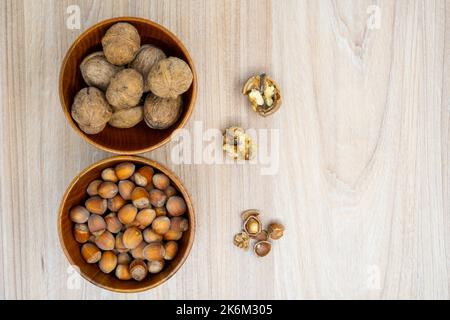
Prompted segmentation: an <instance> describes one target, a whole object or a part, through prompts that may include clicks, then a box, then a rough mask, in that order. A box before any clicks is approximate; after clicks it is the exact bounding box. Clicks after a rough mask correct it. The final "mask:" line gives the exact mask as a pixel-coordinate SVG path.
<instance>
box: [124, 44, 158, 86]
mask: <svg viewBox="0 0 450 320" xmlns="http://www.w3.org/2000/svg"><path fill="white" fill-rule="evenodd" d="M165 58H166V55H165V53H164V52H163V51H162V50H161V49H159V48H157V47H155V46H153V45H151V44H146V45H143V46H142V47H141V48H140V49H139V51H138V53H137V54H136V58H134V60H133V61H132V62H131V64H130V67H131V68H133V69H134V70H136V71H138V72H139V73H140V74H142V76H143V77H144V82H145V85H144V92H148V91H150V88H149V85H148V81H147V76H148V73H149V72H150V69H151V68H152V67H153V65H154V64H155V63H157V62H158V61H160V60H162V59H165Z"/></svg>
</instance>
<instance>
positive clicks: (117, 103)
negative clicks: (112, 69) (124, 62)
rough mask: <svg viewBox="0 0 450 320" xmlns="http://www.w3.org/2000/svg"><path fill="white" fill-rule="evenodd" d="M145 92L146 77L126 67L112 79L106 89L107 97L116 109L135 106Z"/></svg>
mask: <svg viewBox="0 0 450 320" xmlns="http://www.w3.org/2000/svg"><path fill="white" fill-rule="evenodd" d="M143 92H144V79H143V78H142V75H141V74H140V73H139V72H137V71H136V70H134V69H124V70H122V71H120V72H118V73H117V74H116V75H115V76H114V77H113V78H112V79H111V83H110V84H109V86H108V89H107V90H106V99H107V100H108V102H109V103H110V104H111V106H112V107H113V109H114V110H116V111H117V110H120V109H126V108H131V107H135V106H137V105H138V103H139V101H140V100H141V97H142V93H143Z"/></svg>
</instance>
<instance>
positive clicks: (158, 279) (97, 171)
mask: <svg viewBox="0 0 450 320" xmlns="http://www.w3.org/2000/svg"><path fill="white" fill-rule="evenodd" d="M124 161H130V162H133V163H135V164H136V165H139V166H140V165H150V166H152V167H153V168H155V169H156V170H158V171H160V172H163V173H165V174H166V175H167V176H168V177H169V178H170V180H171V183H172V185H173V187H174V188H175V189H177V191H178V192H179V194H181V195H182V196H183V198H184V199H185V201H186V204H187V208H188V210H187V213H186V214H185V216H186V218H187V219H188V220H189V229H188V230H187V231H186V232H184V233H183V237H182V238H181V239H180V240H179V241H178V247H179V249H178V253H177V255H176V257H175V258H174V259H173V260H171V261H166V265H165V266H164V269H163V270H162V271H161V272H160V273H158V274H155V275H150V276H148V277H147V278H146V279H145V280H143V281H141V282H137V281H134V280H129V281H123V280H119V279H117V278H116V277H115V276H114V274H113V273H111V274H105V273H103V272H101V271H100V269H99V268H98V266H97V264H88V263H87V262H85V261H84V259H83V257H82V256H81V245H80V244H79V243H78V242H76V241H75V238H74V236H73V232H72V228H73V222H72V221H71V220H70V218H69V210H70V209H71V208H72V207H73V206H76V205H78V204H80V203H83V202H84V200H85V199H87V197H88V196H87V194H86V187H87V186H88V184H89V183H90V182H91V181H92V180H95V179H98V178H100V176H101V172H102V170H103V169H105V168H109V167H114V166H115V165H116V164H118V163H121V162H124ZM58 219H59V221H58V227H59V237H60V241H61V245H62V247H63V250H64V252H65V254H66V256H67V258H68V259H69V261H70V263H71V264H72V265H74V266H77V267H78V268H79V270H80V273H81V275H82V276H83V277H84V278H85V279H87V280H89V281H90V282H92V283H94V284H96V285H98V286H100V287H102V288H105V289H109V290H112V291H117V292H139V291H143V290H147V289H150V288H153V287H156V286H158V285H160V284H161V283H163V282H165V281H166V280H168V279H169V278H170V277H171V276H172V275H173V274H175V273H176V271H177V270H178V269H179V268H180V267H181V265H182V264H183V263H184V261H185V260H186V258H187V256H188V255H189V251H190V249H191V246H192V243H193V240H194V231H195V218H194V209H193V206H192V203H191V200H190V198H189V195H188V193H187V191H186V190H185V189H184V187H183V185H182V184H181V182H180V181H179V179H178V178H177V177H176V176H175V175H174V174H173V173H172V172H171V171H169V170H168V169H166V168H165V167H163V166H162V165H160V164H159V163H157V162H154V161H152V160H148V159H143V158H139V157H132V156H129V157H125V156H122V157H114V158H110V159H106V160H103V161H100V162H98V163H96V164H94V165H92V166H91V167H89V168H88V169H86V170H85V171H83V172H82V173H81V174H80V175H79V176H78V177H76V178H75V179H74V181H73V182H72V184H71V185H70V187H69V188H68V189H67V191H66V194H65V196H64V198H63V200H62V203H61V207H60V212H59V217H58Z"/></svg>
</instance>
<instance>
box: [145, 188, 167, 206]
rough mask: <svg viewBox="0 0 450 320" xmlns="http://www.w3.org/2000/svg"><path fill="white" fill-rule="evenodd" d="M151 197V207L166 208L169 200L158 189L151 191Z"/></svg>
mask: <svg viewBox="0 0 450 320" xmlns="http://www.w3.org/2000/svg"><path fill="white" fill-rule="evenodd" d="M149 197H150V203H151V205H152V206H154V207H156V208H159V207H162V206H164V204H165V203H166V200H167V196H166V194H165V193H164V192H162V191H161V190H158V189H153V190H150V192H149Z"/></svg>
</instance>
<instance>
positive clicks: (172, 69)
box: [147, 57, 193, 98]
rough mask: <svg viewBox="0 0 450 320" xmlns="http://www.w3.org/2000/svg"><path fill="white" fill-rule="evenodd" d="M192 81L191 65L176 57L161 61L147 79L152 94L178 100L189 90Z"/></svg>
mask: <svg viewBox="0 0 450 320" xmlns="http://www.w3.org/2000/svg"><path fill="white" fill-rule="evenodd" d="M192 79H193V75H192V71H191V69H190V68H189V65H188V64H187V63H186V62H184V61H183V60H181V59H178V58H175V57H170V58H167V59H163V60H160V61H159V62H158V63H156V64H155V65H154V66H153V67H152V69H151V70H150V72H149V74H148V77H147V81H148V84H149V88H150V90H151V92H153V94H155V95H157V96H158V97H161V98H176V97H177V96H179V95H180V94H183V93H185V92H186V91H188V90H189V87H190V86H191V84H192Z"/></svg>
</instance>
